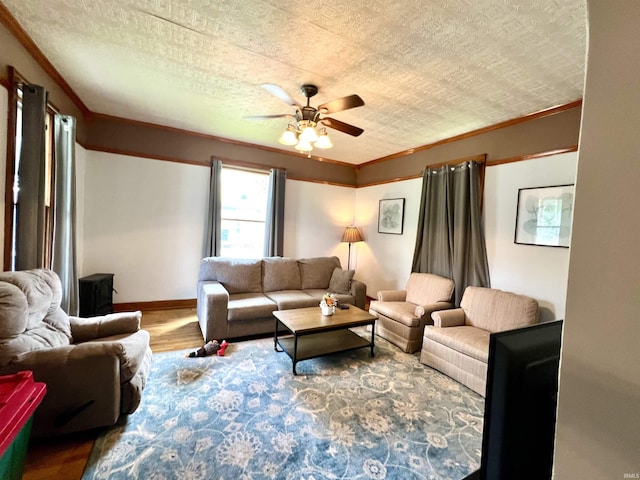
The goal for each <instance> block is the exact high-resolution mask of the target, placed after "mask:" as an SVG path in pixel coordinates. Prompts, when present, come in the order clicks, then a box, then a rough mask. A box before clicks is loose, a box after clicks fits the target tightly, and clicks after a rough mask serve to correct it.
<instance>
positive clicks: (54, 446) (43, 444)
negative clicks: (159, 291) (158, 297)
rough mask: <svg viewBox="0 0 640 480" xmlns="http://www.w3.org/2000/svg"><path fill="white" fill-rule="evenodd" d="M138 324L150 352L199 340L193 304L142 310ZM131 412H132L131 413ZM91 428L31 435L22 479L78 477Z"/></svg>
mask: <svg viewBox="0 0 640 480" xmlns="http://www.w3.org/2000/svg"><path fill="white" fill-rule="evenodd" d="M142 328H144V329H145V330H147V331H149V334H150V335H151V349H152V350H153V351H154V353H157V352H167V351H173V350H182V349H187V348H193V349H196V348H198V347H200V346H201V345H202V343H203V339H202V334H201V333H200V327H199V326H198V319H197V317H196V310H195V308H183V309H171V310H155V311H147V312H143V315H142ZM134 415H135V414H134ZM99 433H100V431H99V430H94V431H89V432H81V433H78V434H73V435H68V436H65V437H61V438H60V437H57V438H49V439H32V440H31V443H30V444H29V448H28V450H27V459H26V463H25V469H24V475H23V477H22V478H23V479H24V480H45V479H47V480H48V479H53V478H55V479H56V480H58V479H60V480H74V479H79V478H81V477H82V472H83V471H84V468H85V465H86V463H87V459H88V457H89V454H90V453H91V448H92V447H93V443H94V441H95V439H96V438H97V437H98V435H99Z"/></svg>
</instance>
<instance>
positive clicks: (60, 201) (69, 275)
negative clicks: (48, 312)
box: [51, 115, 78, 316]
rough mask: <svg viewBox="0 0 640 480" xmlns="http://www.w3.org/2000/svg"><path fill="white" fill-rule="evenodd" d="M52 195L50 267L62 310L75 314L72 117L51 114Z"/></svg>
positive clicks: (74, 190)
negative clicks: (59, 288)
mask: <svg viewBox="0 0 640 480" xmlns="http://www.w3.org/2000/svg"><path fill="white" fill-rule="evenodd" d="M53 142H54V147H53V148H54V152H55V175H54V178H55V196H54V213H53V245H52V256H51V269H52V270H53V271H54V272H56V273H57V274H58V276H59V277H60V281H61V283H62V302H61V307H62V309H63V310H64V311H65V312H67V314H69V315H74V316H77V315H78V274H77V268H76V155H75V152H76V119H75V118H74V117H70V116H66V115H56V116H55V126H54V136H53Z"/></svg>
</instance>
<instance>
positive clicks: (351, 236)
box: [342, 225, 364, 243]
mask: <svg viewBox="0 0 640 480" xmlns="http://www.w3.org/2000/svg"><path fill="white" fill-rule="evenodd" d="M342 241H343V242H349V243H355V242H362V241H364V239H363V238H362V235H360V230H358V227H354V226H353V225H351V226H349V227H347V228H345V230H344V233H343V234H342Z"/></svg>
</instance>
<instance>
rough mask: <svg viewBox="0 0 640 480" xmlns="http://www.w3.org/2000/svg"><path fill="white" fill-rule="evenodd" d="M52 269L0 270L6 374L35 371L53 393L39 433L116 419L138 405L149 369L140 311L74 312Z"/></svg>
mask: <svg viewBox="0 0 640 480" xmlns="http://www.w3.org/2000/svg"><path fill="white" fill-rule="evenodd" d="M61 291H62V290H61V285H60V279H59V278H58V276H57V275H56V274H55V273H54V272H52V271H51V270H45V269H38V270H24V271H19V272H3V273H0V375H9V374H13V373H16V372H18V371H23V370H30V371H32V372H33V376H34V379H35V380H36V381H38V382H44V383H45V384H46V386H47V393H46V395H45V397H44V400H43V401H42V403H41V404H40V406H39V407H38V409H37V410H36V412H35V414H34V423H33V433H34V435H36V436H41V435H52V434H62V433H69V432H74V431H78V430H85V429H90V428H95V427H101V426H106V425H113V424H114V423H116V421H117V420H118V418H119V417H120V415H121V414H128V413H133V412H134V411H135V410H136V409H137V408H138V405H139V403H140V398H141V395H142V390H143V389H144V386H145V381H146V378H147V374H148V372H149V368H150V366H151V349H150V348H149V334H148V332H146V331H144V330H140V319H141V317H142V314H141V313H140V312H131V313H115V314H110V315H105V316H102V317H94V318H77V317H69V316H68V315H67V314H66V313H65V312H64V311H63V310H62V309H61V308H60V300H61V296H62V293H61Z"/></svg>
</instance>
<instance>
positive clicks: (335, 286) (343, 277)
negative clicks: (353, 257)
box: [329, 267, 356, 295]
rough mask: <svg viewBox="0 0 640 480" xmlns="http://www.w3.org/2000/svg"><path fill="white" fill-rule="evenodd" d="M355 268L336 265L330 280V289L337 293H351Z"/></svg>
mask: <svg viewBox="0 0 640 480" xmlns="http://www.w3.org/2000/svg"><path fill="white" fill-rule="evenodd" d="M354 273H356V272H355V270H343V269H341V268H338V267H336V268H335V269H334V270H333V274H332V275H331V280H329V291H331V292H335V293H344V294H347V295H348V294H349V293H351V279H352V278H353V275H354Z"/></svg>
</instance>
